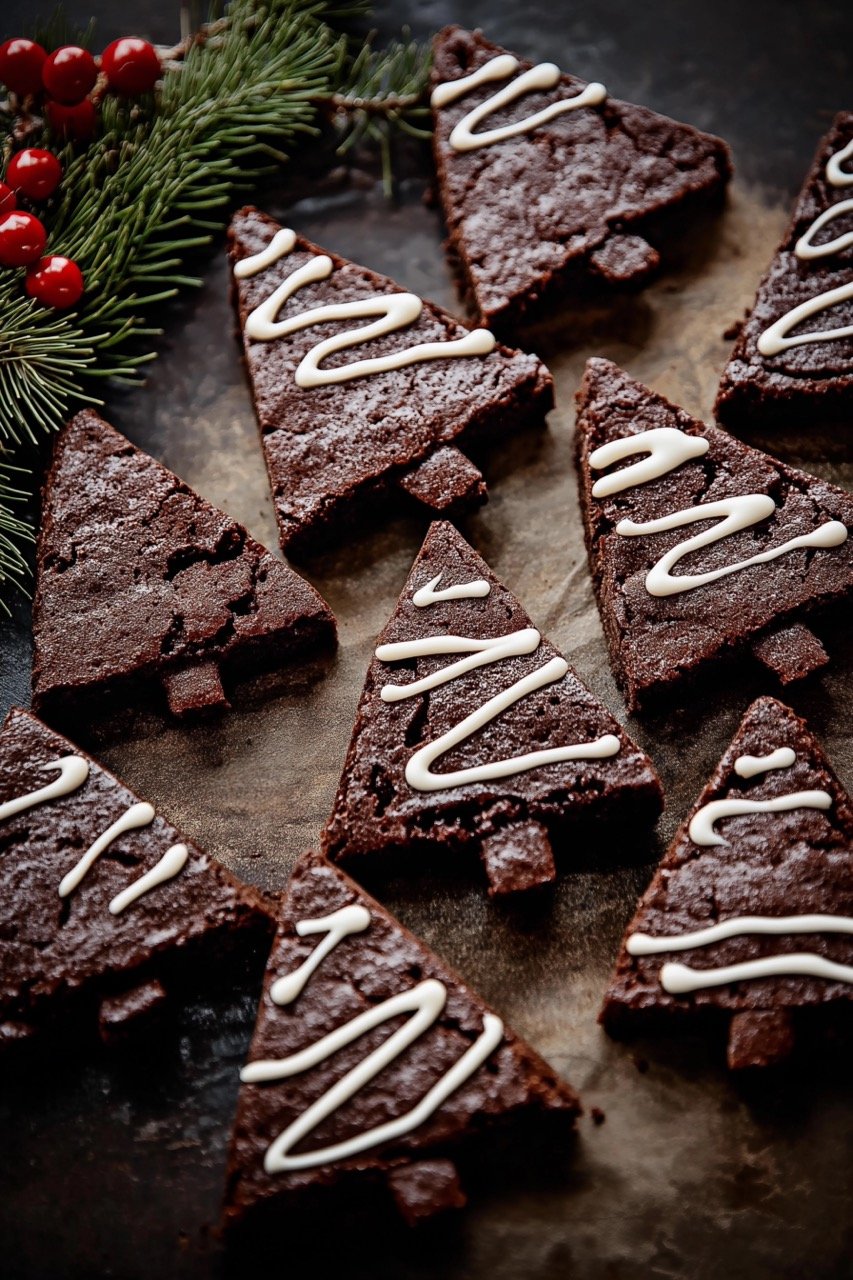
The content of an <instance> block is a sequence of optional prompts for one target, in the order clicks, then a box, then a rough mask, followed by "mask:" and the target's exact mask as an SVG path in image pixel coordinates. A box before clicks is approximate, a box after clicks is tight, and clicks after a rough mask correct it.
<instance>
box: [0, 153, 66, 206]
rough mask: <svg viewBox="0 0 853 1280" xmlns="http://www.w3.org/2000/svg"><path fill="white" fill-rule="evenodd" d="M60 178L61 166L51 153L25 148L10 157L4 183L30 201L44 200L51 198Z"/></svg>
mask: <svg viewBox="0 0 853 1280" xmlns="http://www.w3.org/2000/svg"><path fill="white" fill-rule="evenodd" d="M61 177H62V165H61V164H60V163H59V161H58V160H57V158H56V156H55V155H54V154H53V152H52V151H42V150H41V149H40V148H39V147H27V148H26V149H25V150H24V151H19V152H18V153H17V154H16V155H14V156H12V159H11V160H10V161H9V164H8V166H7V168H6V181H7V182H8V183H9V186H10V187H12V188H13V189H14V190H15V191H22V192H23V193H24V195H25V196H28V197H29V199H30V200H46V199H47V198H48V196H52V195H53V193H54V191H55V190H56V188H57V187H58V186H59V181H60V179H61Z"/></svg>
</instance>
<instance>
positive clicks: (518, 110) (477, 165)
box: [431, 27, 731, 329]
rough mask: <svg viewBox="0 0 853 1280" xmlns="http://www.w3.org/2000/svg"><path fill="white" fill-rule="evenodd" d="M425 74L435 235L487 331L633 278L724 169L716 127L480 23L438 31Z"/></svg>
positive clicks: (706, 198)
mask: <svg viewBox="0 0 853 1280" xmlns="http://www.w3.org/2000/svg"><path fill="white" fill-rule="evenodd" d="M431 83H432V106H433V122H434V130H433V152H434V156H435V167H436V172H437V176H438V194H439V198H440V200H441V206H442V210H443V212H444V219H445V222H446V224H447V229H448V246H449V249H450V252H451V255H452V256H453V258H454V259H455V261H456V262H457V264H458V266H459V268H460V271H461V274H462V276H463V278H464V281H465V283H466V285H467V288H468V291H469V293H470V296H471V301H472V303H473V305H474V307H475V309H476V311H477V313H478V314H479V316H480V317H481V319H482V320H483V321H484V323H488V324H490V325H493V326H495V327H499V328H501V329H505V328H511V327H512V326H513V325H516V324H518V323H519V322H520V321H523V320H527V319H528V318H530V317H531V316H533V315H534V314H535V313H536V312H537V311H538V310H540V309H541V308H542V307H543V306H544V305H545V304H548V303H551V302H552V301H553V300H554V299H555V298H558V297H560V296H565V295H571V294H572V293H577V292H578V291H579V290H581V289H582V288H585V287H588V286H589V285H590V284H593V285H599V286H605V287H608V286H610V287H613V286H617V287H625V286H633V287H636V286H638V285H641V284H643V283H644V282H645V281H646V279H647V278H648V277H649V275H650V274H651V273H652V272H653V271H654V270H655V268H656V267H657V266H658V262H659V253H658V250H659V249H660V248H661V246H662V245H663V244H664V243H665V242H666V239H667V237H668V235H669V232H670V229H671V228H672V227H673V224H674V221H675V219H677V220H678V222H679V225H682V224H683V223H684V220H685V218H686V217H688V216H689V215H690V214H691V213H692V212H693V210H694V209H695V208H696V207H697V206H699V205H701V204H704V203H707V202H710V201H712V200H716V199H718V198H719V195H720V193H721V192H722V191H723V189H724V187H725V184H726V182H727V181H728V179H729V177H730V176H731V157H730V155H729V149H728V147H727V146H726V144H725V143H724V142H722V141H721V140H720V139H719V138H715V137H712V136H711V135H710V134H707V133H700V132H699V130H698V129H694V128H692V127H691V126H690V125H686V124H678V123H676V121H674V120H669V119H667V117H666V116H661V115H658V114H657V113H656V112H654V111H649V110H648V109H647V108H646V107H638V106H634V105H633V104H632V103H629V102H620V101H619V100H618V99H616V98H612V97H610V96H609V95H608V93H607V91H606V89H605V88H604V86H603V85H601V84H598V83H592V84H587V82H586V81H585V80H580V79H578V78H577V77H576V76H573V75H561V74H560V72H559V69H558V68H557V67H555V66H554V64H553V63H550V62H548V63H541V64H540V65H538V66H536V67H533V66H532V65H531V63H529V62H526V61H525V60H524V59H521V58H516V57H515V56H514V55H513V54H511V53H508V52H507V50H506V49H502V48H501V47H500V46H499V45H496V44H492V42H491V41H490V40H487V39H486V38H485V36H484V35H483V34H482V32H480V31H473V32H472V31H464V30H463V29H462V28H461V27H446V28H445V29H444V30H443V31H440V32H439V34H438V35H437V36H436V37H435V41H434V44H433V69H432V81H431Z"/></svg>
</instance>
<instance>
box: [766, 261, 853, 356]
mask: <svg viewBox="0 0 853 1280" xmlns="http://www.w3.org/2000/svg"><path fill="white" fill-rule="evenodd" d="M850 298H853V280H851V281H850V283H849V284H842V285H840V286H839V287H838V288H837V289H828V290H827V291H826V293H819V294H818V295H817V297H816V298H809V300H808V301H807V302H801V303H800V305H799V306H798V307H793V308H792V309H791V310H790V311H788V312H787V313H786V314H785V315H784V316H782V317H781V319H779V320H777V321H775V323H774V324H771V325H770V327H769V328H768V329H765V330H764V332H763V333H762V335H761V337H760V338H759V339H758V350H759V351H760V353H761V355H763V356H777V355H778V354H779V352H780V351H786V350H787V349H788V347H799V346H803V345H804V344H805V343H808V342H831V341H834V340H835V339H836V338H849V337H851V336H853V324H848V325H844V326H843V328H841V329H819V330H817V331H816V332H809V333H800V334H797V335H796V336H795V337H793V338H789V337H788V330H789V329H793V328H794V327H795V326H796V325H798V324H800V323H801V322H802V321H803V320H808V319H809V317H810V316H813V315H816V314H817V313H818V312H819V311H826V310H827V308H829V307H837V306H838V305H839V303H842V302H847V301H848V299H850Z"/></svg>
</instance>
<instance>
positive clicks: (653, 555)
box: [577, 359, 853, 709]
mask: <svg viewBox="0 0 853 1280" xmlns="http://www.w3.org/2000/svg"><path fill="white" fill-rule="evenodd" d="M577 432H578V453H579V468H580V473H581V475H580V479H581V505H582V508H583V514H584V523H585V533H586V543H587V549H588V552H589V559H590V568H591V571H592V577H593V581H594V584H595V588H596V593H597V596H598V605H599V610H600V612H601V619H602V623H603V625H604V631H605V635H606V637H607V642H608V645H609V648H610V658H611V662H612V664H613V669H614V671H615V672H616V675H617V678H618V679H619V681H620V683H621V684H622V686H623V688H624V690H625V694H626V697H627V699H628V704H629V706H630V707H631V708H632V709H633V708H635V707H637V706H638V705H639V704H640V703H642V702H644V701H645V700H646V699H647V698H648V697H649V696H651V695H654V694H657V693H660V692H661V691H663V690H665V689H669V688H672V687H673V685H674V684H675V683H676V682H677V681H678V680H680V679H681V678H682V677H683V676H685V675H687V674H688V673H695V672H696V671H697V670H699V669H700V668H702V667H704V666H705V664H707V663H708V662H710V661H711V660H712V659H720V658H724V657H730V656H732V655H734V654H736V653H738V652H743V651H747V652H749V651H751V652H752V654H753V655H754V656H755V657H756V658H758V659H759V660H760V661H761V662H762V663H763V664H764V665H765V666H766V667H768V668H769V669H770V670H772V671H773V672H774V673H775V674H776V675H777V676H778V677H779V678H780V679H781V680H782V682H783V683H789V682H790V681H792V680H797V679H800V678H802V677H803V676H806V675H808V674H809V673H810V672H812V671H814V670H816V669H817V668H819V667H820V666H822V665H823V664H824V663H826V662H827V661H828V659H827V655H826V653H825V652H824V649H823V647H822V645H821V644H820V643H819V641H818V640H817V639H816V637H815V636H814V635H813V634H812V633H811V631H810V630H809V629H808V627H807V626H806V623H805V621H804V619H806V618H807V616H808V615H809V614H810V613H811V612H812V611H814V610H817V609H819V608H820V609H827V608H829V607H830V606H836V607H838V606H840V605H841V604H843V603H844V602H847V601H849V599H850V596H851V593H853V543H851V540H850V539H849V538H848V528H849V527H850V526H851V524H853V497H851V495H850V494H848V493H845V492H844V491H843V490H842V489H838V488H836V487H835V486H834V485H831V484H827V483H826V482H825V481H823V480H819V479H818V478H817V477H816V476H811V475H807V474H806V473H805V472H803V471H796V470H794V468H793V467H788V466H785V465H784V463H781V462H779V461H777V459H775V458H771V457H768V455H767V454H764V453H760V452H759V451H758V450H757V449H750V448H748V447H747V446H746V445H744V444H742V443H741V442H740V441H738V440H735V439H733V437H732V436H730V435H728V434H727V433H726V432H725V431H721V430H720V429H719V428H717V427H711V426H705V425H704V424H703V423H701V422H697V421H696V420H695V419H694V418H691V417H689V416H688V415H687V414H686V413H684V412H683V410H681V409H678V408H677V407H676V406H675V405H673V404H670V403H669V401H667V400H665V399H664V398H663V397H662V396H659V395H655V394H654V392H652V391H650V390H649V389H648V388H647V387H644V386H642V384H641V383H639V382H635V381H634V379H633V378H630V377H629V376H628V375H627V374H626V373H624V372H623V371H622V370H621V369H619V368H617V367H616V365H613V364H611V363H610V362H609V361H607V360H600V359H594V360H590V361H589V362H588V363H587V368H586V374H585V377H584V380H583V383H582V385H581V389H580V391H579V393H578V421H577Z"/></svg>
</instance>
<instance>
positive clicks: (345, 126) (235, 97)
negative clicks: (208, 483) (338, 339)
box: [0, 0, 428, 593]
mask: <svg viewBox="0 0 853 1280" xmlns="http://www.w3.org/2000/svg"><path fill="white" fill-rule="evenodd" d="M368 7H369V6H368V5H367V4H366V3H365V0H343V2H342V3H335V2H334V0H325V2H324V0H266V2H265V3H262V2H261V0H232V3H231V4H230V5H229V6H228V7H227V8H226V9H225V11H224V14H223V15H222V16H219V15H218V14H217V13H216V12H214V13H213V14H212V15H211V17H210V19H209V21H208V24H207V25H206V26H205V27H203V28H201V30H200V31H199V32H198V34H197V35H196V36H194V37H192V38H190V39H188V40H187V41H185V42H184V44H183V46H182V47H180V48H179V49H177V50H175V51H174V53H175V57H174V58H173V59H170V60H169V61H168V62H167V64H166V68H165V73H164V78H163V84H162V89H161V90H160V91H159V93H158V94H157V98H156V101H155V98H154V96H153V95H148V96H147V97H146V98H142V99H139V100H135V101H127V100H123V99H120V98H115V97H112V96H107V97H105V98H104V99H103V102H102V105H101V120H100V127H99V133H98V136H97V138H96V139H95V140H94V141H93V142H91V143H90V144H89V145H88V146H85V147H82V148H81V147H79V146H78V147H76V148H75V147H73V146H70V145H67V146H65V147H64V148H62V147H61V144H60V143H59V142H58V140H57V139H55V138H51V137H50V134H49V131H47V130H46V128H45V127H43V126H42V127H41V128H42V129H43V131H44V132H45V142H46V144H47V145H49V146H51V147H52V148H53V149H55V150H58V151H59V152H60V155H61V159H62V162H63V165H64V168H65V174H64V177H63V181H62V184H61V187H60V191H59V194H58V197H57V198H56V199H55V201H54V202H53V204H52V207H50V208H48V209H47V210H46V211H45V222H46V224H47V226H48V231H49V235H50V240H49V250H50V252H52V253H61V254H64V255H66V256H67V257H70V258H73V259H74V260H75V261H76V262H77V264H78V265H79V267H80V269H81V270H82V272H83V275H84V277H85V280H86V293H85V295H84V299H83V303H82V304H81V306H80V307H79V308H78V309H76V310H75V311H73V312H57V311H52V310H50V309H48V308H45V307H43V306H42V305H40V304H39V303H36V302H35V301H33V300H30V299H28V298H27V297H26V296H25V294H24V292H23V288H22V284H23V280H22V273H21V272H20V271H15V270H9V269H2V268H0V452H2V454H3V455H4V456H5V457H6V458H7V460H8V458H9V456H10V455H14V451H15V447H16V446H17V445H20V444H21V443H22V442H25V441H33V440H35V439H36V438H37V437H38V436H39V435H41V434H42V433H44V432H45V431H50V430H55V429H56V428H57V427H58V426H59V425H60V424H61V422H62V421H63V419H64V418H66V417H67V416H68V414H69V412H73V411H74V409H75V407H77V406H78V405H79V404H81V403H85V402H88V403H99V402H100V401H99V391H98V388H99V385H100V384H99V381H98V380H99V379H101V380H102V379H104V378H106V377H112V378H119V379H123V380H125V381H135V380H138V379H139V377H140V376H141V371H142V369H143V367H144V365H145V364H146V363H147V362H148V361H149V360H152V359H153V358H154V353H153V352H152V351H151V350H150V349H148V347H147V345H146V340H147V339H150V338H151V337H152V336H154V335H155V334H156V333H157V332H158V330H156V329H152V328H151V327H150V321H149V320H148V319H147V318H146V317H147V313H148V309H149V308H150V307H151V306H152V305H153V304H155V303H157V302H161V301H163V300H164V299H166V298H170V297H172V296H173V295H174V294H175V293H177V292H178V291H179V290H180V289H182V288H184V287H187V286H192V285H195V284H197V283H198V280H197V279H196V278H195V277H194V276H192V275H189V274H187V271H186V266H185V263H186V257H187V255H188V254H189V253H191V252H192V251H193V250H196V249H198V248H199V247H201V246H203V245H205V244H207V243H208V242H209V240H210V238H211V235H212V233H213V232H216V231H218V230H220V229H221V228H222V226H223V225H224V223H225V221H226V220H227V213H228V208H229V206H230V205H231V204H232V202H233V199H234V196H235V193H236V192H237V191H238V190H239V189H241V188H246V187H248V186H251V184H252V183H253V182H254V181H255V180H257V178H258V176H259V175H260V174H261V173H263V172H265V171H267V170H268V169H269V168H270V167H272V166H274V165H276V164H278V163H281V162H283V161H286V160H287V159H288V157H289V156H290V155H292V154H293V152H294V150H295V149H296V148H297V147H298V146H299V145H300V144H301V143H303V142H304V140H305V139H306V137H307V136H309V135H311V134H315V133H316V132H317V131H318V129H319V128H320V126H321V125H322V123H323V121H324V119H326V120H331V123H332V125H333V127H334V129H335V130H336V132H337V134H338V139H337V141H338V144H339V149H340V150H341V151H346V150H348V149H349V148H351V147H353V146H355V145H356V144H358V143H360V142H364V141H368V140H372V141H374V142H376V143H377V144H378V145H379V146H380V148H381V151H382V156H383V168H384V171H385V175H386V184H388V183H390V143H391V136H392V131H393V130H394V129H395V128H397V127H399V128H401V129H403V130H406V131H408V132H413V133H415V134H418V135H422V134H423V130H422V129H420V128H419V125H420V123H421V122H422V113H423V110H424V108H423V105H422V104H423V99H424V90H425V84H426V74H427V69H428V60H427V57H426V56H425V55H424V53H423V52H422V51H421V50H420V49H419V47H418V46H417V45H415V44H413V43H411V42H407V43H402V44H394V45H393V46H392V47H390V48H389V49H387V50H385V51H382V52H378V51H376V50H374V49H373V48H372V46H371V44H370V42H369V41H367V42H365V41H360V42H355V41H354V39H353V37H352V36H348V35H345V34H342V33H341V29H340V24H342V23H347V22H350V21H352V20H355V19H358V18H360V17H363V16H364V15H365V14H366V13H367V11H368ZM57 33H59V34H58V35H57ZM41 35H42V37H43V39H44V40H45V41H47V44H48V46H49V47H50V46H51V45H53V44H55V43H56V41H57V39H59V41H60V42H61V41H63V40H68V39H76V40H78V41H79V39H80V33H79V32H78V33H70V32H68V30H67V27H66V26H65V24H64V18H63V16H62V15H61V13H58V14H57V15H55V16H54V19H53V20H52V21H51V23H49V24H47V26H46V27H44V28H42V29H41ZM0 123H2V124H4V125H5V126H6V128H7V131H8V130H9V129H10V128H11V124H12V117H11V116H9V115H8V113H7V114H6V115H5V116H4V117H3V118H2V120H0ZM39 142H40V137H39V131H38V130H37V131H36V133H35V134H33V135H32V136H28V137H27V143H28V144H29V145H33V144H35V145H38V144H39ZM8 147H9V139H8V138H7V151H8ZM15 498H16V495H15V493H14V491H13V490H12V488H11V482H10V480H9V477H8V475H7V474H6V472H5V471H4V470H3V469H2V463H0V593H2V592H3V589H4V588H5V587H7V586H8V585H10V584H12V585H15V584H19V583H20V582H21V580H22V577H23V576H24V572H25V571H24V562H23V560H22V558H21V553H20V549H19V542H20V538H21V537H22V536H23V533H22V531H23V529H24V526H22V524H21V522H20V520H18V519H17V518H16V517H15V516H14V515H13V514H12V509H11V507H10V506H9V503H10V502H12V501H14V500H15Z"/></svg>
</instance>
